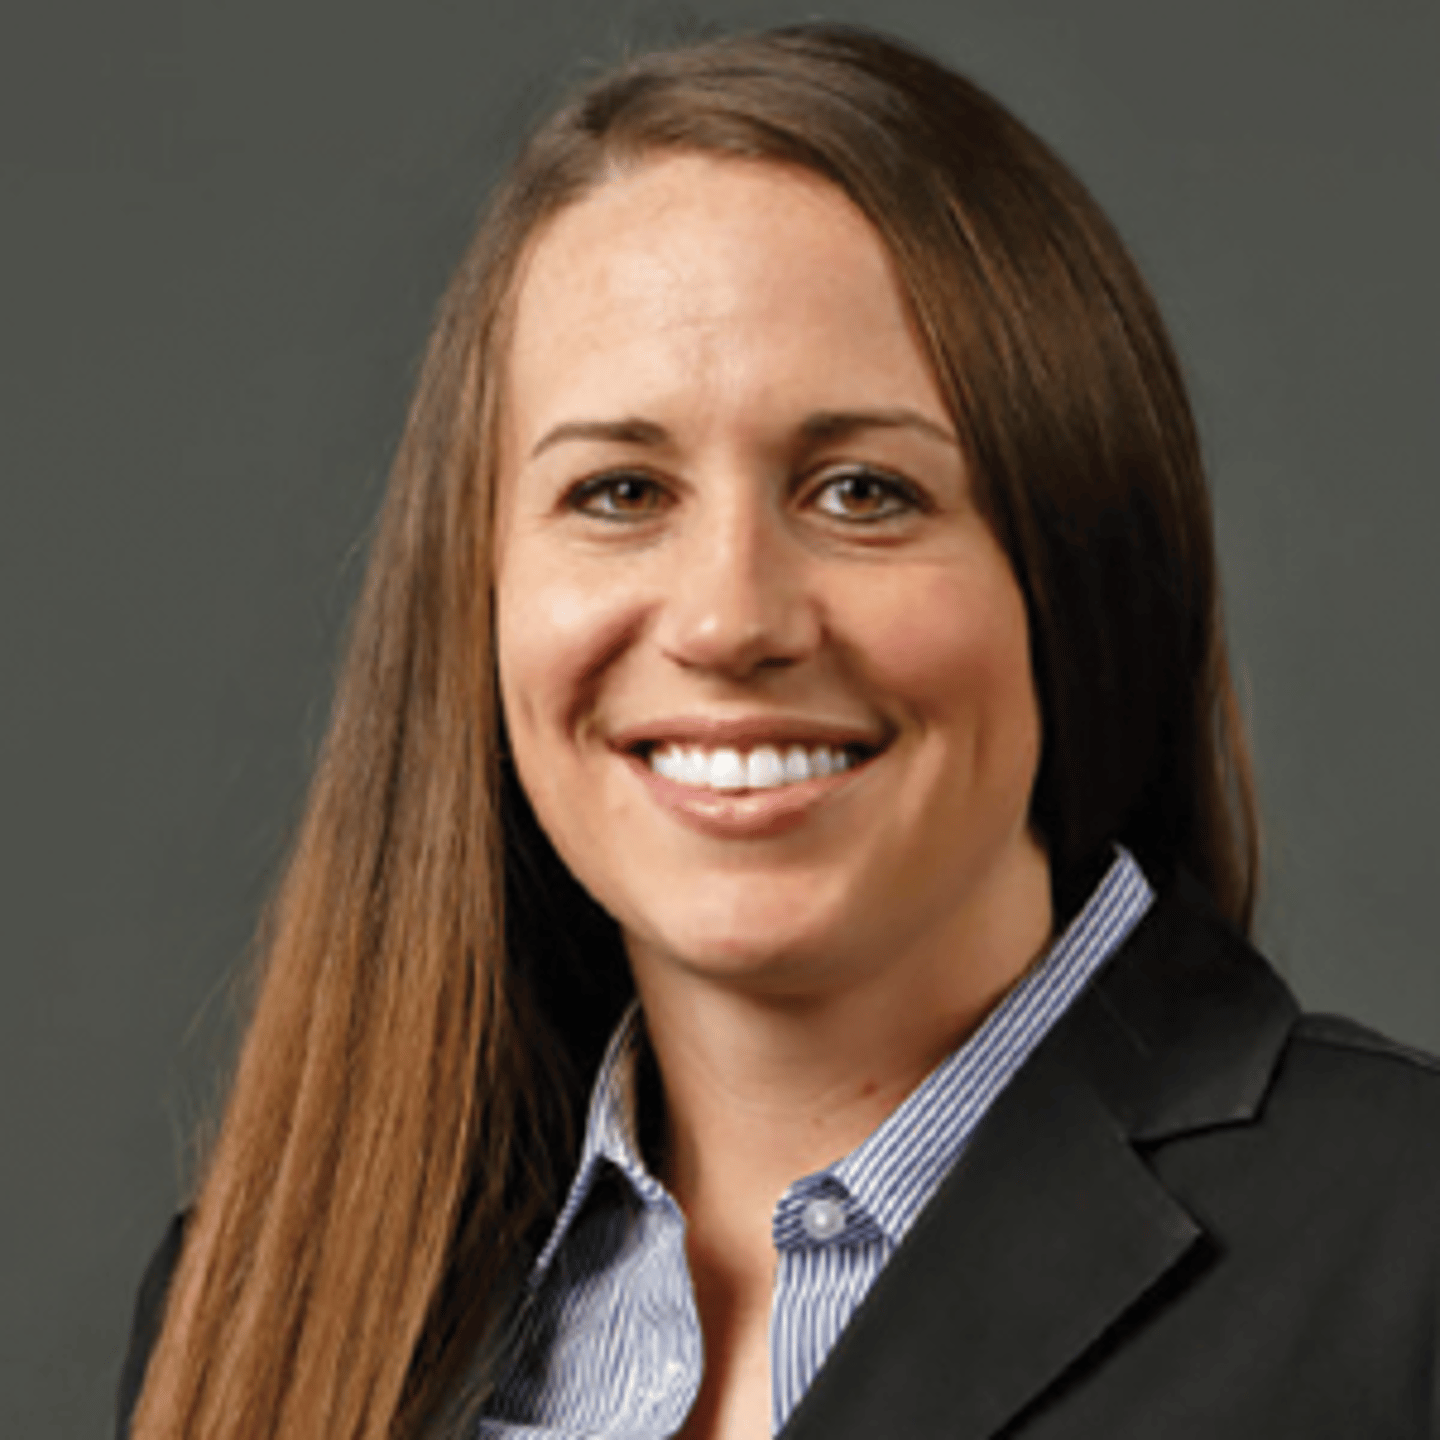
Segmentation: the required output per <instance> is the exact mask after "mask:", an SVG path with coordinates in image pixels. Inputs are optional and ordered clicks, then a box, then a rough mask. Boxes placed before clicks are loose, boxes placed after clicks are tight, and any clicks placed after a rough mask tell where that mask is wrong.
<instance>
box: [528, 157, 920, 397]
mask: <svg viewBox="0 0 1440 1440" xmlns="http://www.w3.org/2000/svg"><path fill="white" fill-rule="evenodd" d="M826 355H830V356H833V357H835V358H836V359H838V358H839V357H842V356H843V357H844V361H845V364H846V366H847V367H848V368H849V371H850V383H851V388H852V389H854V390H856V391H857V392H859V391H865V392H867V393H865V394H864V395H863V396H858V395H849V396H839V395H836V396H831V397H829V399H830V400H832V401H833V402H834V403H841V402H842V401H844V402H853V401H854V400H856V399H857V398H864V399H865V400H866V401H867V402H868V403H872V404H873V403H877V402H880V403H883V402H884V401H885V400H887V399H893V400H894V401H895V402H896V403H901V402H904V401H909V402H911V403H913V402H914V400H915V398H916V393H917V390H922V391H925V392H927V399H929V400H931V401H933V403H934V404H935V406H936V407H937V408H941V409H942V413H943V407H940V406H939V397H938V395H935V393H934V385H933V382H932V380H931V377H930V370H929V365H928V362H927V361H926V359H925V357H924V355H923V353H922V352H921V349H920V346H919V343H918V340H917V338H916V335H915V331H914V327H913V324H912V322H911V319H910V315H909V310H908V307H907V305H906V303H905V300H904V297H903V292H902V289H901V286H900V283H899V281H898V278H897V276H896V273H895V268H894V264H893V262H892V259H891V256H890V254H889V252H888V250H887V249H886V247H885V244H884V242H883V241H882V239H881V238H880V236H879V234H878V233H877V231H876V230H875V228H874V227H873V226H872V225H871V224H870V222H869V221H868V220H867V219H866V218H865V216H864V215H863V214H862V213H861V212H860V211H859V209H858V208H857V207H856V206H855V205H854V204H853V203H852V202H851V201H850V200H849V199H848V198H847V197H846V196H845V195H844V194H843V193H842V192H841V191H840V190H838V189H837V188H836V187H835V186H833V185H831V184H830V183H828V182H827V181H825V180H823V179H821V178H819V177H818V176H815V175H813V174H811V173H809V172H807V171H804V170H800V169H797V168H794V167H791V166H786V165H780V164H777V163H774V162H770V161H754V160H740V159H733V158H717V157H713V156H705V155H697V154H677V155H664V156H661V157H657V158H653V159H648V160H645V161H642V162H641V163H640V164H639V165H637V166H634V167H632V168H630V169H628V170H626V171H623V172H622V173H620V174H619V175H618V176H616V177H615V178H613V179H611V180H609V181H607V182H606V183H605V184H603V185H602V186H600V188H599V189H597V190H595V191H593V192H591V193H590V194H589V195H587V196H586V198H585V199H583V200H581V201H579V202H578V203H576V204H574V205H572V206H570V207H568V208H567V209H565V210H562V211H561V212H560V213H559V214H558V215H557V216H556V217H555V218H554V219H553V220H552V221H551V222H550V223H549V224H548V225H547V226H546V227H545V228H544V229H543V230H542V231H541V232H540V234H539V236H538V237H537V239H536V240H535V242H534V243H533V244H532V246H531V248H530V250H529V252H528V253H527V255H526V257H525V261H524V263H523V265H522V267H521V269H520V272H519V274H518V275H517V282H516V295H515V312H514V325H513V329H512V333H511V345H510V353H509V357H508V358H509V364H508V366H507V371H508V376H507V380H508V383H507V390H508V391H509V392H510V396H511V399H512V401H513V402H515V403H516V404H517V405H518V408H519V411H520V412H521V413H520V415H519V416H518V417H517V418H518V419H519V420H520V421H521V422H522V424H523V422H524V421H525V420H526V419H529V418H531V417H530V416H529V411H530V410H531V409H532V408H533V405H534V403H537V402H538V401H542V400H545V399H547V398H548V397H552V396H558V395H559V394H560V393H562V392H563V393H564V394H565V396H566V398H567V399H568V400H570V401H573V402H575V403H582V404H601V405H604V404H606V403H611V402H613V403H619V402H620V401H621V400H622V399H623V396H622V395H621V393H620V392H622V391H627V390H628V391H630V392H631V393H633V392H634V391H635V390H636V389H637V387H648V388H649V389H650V391H651V392H652V393H657V392H658V391H663V389H664V388H665V386H666V384H667V383H668V382H670V381H673V380H674V379H675V378H676V377H677V376H679V375H682V374H683V375H685V376H686V377H687V378H689V379H691V380H693V379H695V378H696V377H697V376H704V377H706V383H707V384H713V386H714V387H715V390H716V393H717V394H720V393H723V392H724V391H725V390H726V388H727V387H733V386H734V385H736V384H739V383H740V382H741V380H742V379H743V378H744V376H742V374H741V372H742V371H743V372H744V375H745V376H748V377H749V379H750V381H751V383H753V384H757V385H758V384H770V383H772V382H773V381H774V379H775V377H776V376H779V375H785V374H791V373H792V372H793V373H794V374H803V375H808V376H809V377H810V378H811V379H812V380H813V381H814V383H815V384H816V385H823V384H833V383H835V382H837V381H838V380H839V379H840V376H839V375H838V374H831V373H827V372H829V371H831V370H833V369H834V368H835V367H834V366H831V365H828V364H823V363H819V362H820V361H821V359H822V357H824V356H826ZM886 391H895V392H896V393H895V394H893V395H887V394H885V393H884V392H886ZM902 392H903V393H902ZM817 398H818V397H817Z"/></svg>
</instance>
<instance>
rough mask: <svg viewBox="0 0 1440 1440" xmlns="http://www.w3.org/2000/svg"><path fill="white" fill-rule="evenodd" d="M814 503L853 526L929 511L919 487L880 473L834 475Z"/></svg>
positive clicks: (862, 471)
mask: <svg viewBox="0 0 1440 1440" xmlns="http://www.w3.org/2000/svg"><path fill="white" fill-rule="evenodd" d="M814 504H815V506H816V507H817V508H818V509H819V510H820V511H821V512H822V513H823V514H825V515H829V516H831V517H833V518H834V519H836V520H844V521H847V522H848V523H850V524H852V525H873V524H874V523H876V522H877V521H880V520H893V519H895V518H896V517H897V516H900V515H907V514H911V513H913V512H914V511H916V510H923V509H924V508H925V505H924V500H923V497H922V495H921V494H920V492H919V491H918V490H917V489H916V488H915V486H913V485H911V484H910V483H909V482H908V481H906V480H901V479H900V478H899V477H898V476H895V475H886V474H883V473H881V472H880V471H878V470H846V471H844V472H843V473H841V474H839V475H832V476H831V477H830V478H829V479H827V480H826V481H825V482H824V483H823V484H822V485H821V486H820V489H819V490H818V491H817V492H816V494H815V499H814Z"/></svg>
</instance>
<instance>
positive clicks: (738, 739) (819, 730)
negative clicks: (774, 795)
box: [609, 715, 890, 753]
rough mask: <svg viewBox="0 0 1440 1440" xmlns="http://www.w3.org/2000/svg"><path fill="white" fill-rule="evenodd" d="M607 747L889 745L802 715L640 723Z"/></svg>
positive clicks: (860, 730)
mask: <svg viewBox="0 0 1440 1440" xmlns="http://www.w3.org/2000/svg"><path fill="white" fill-rule="evenodd" d="M609 739H610V744H611V745H612V746H613V747H614V748H615V749H617V750H628V751H633V752H636V753H640V752H646V751H649V750H652V749H654V748H656V747H657V746H660V745H701V746H704V747H706V748H707V749H708V748H714V747H715V746H718V745H733V746H735V747H736V748H737V749H753V748H754V747H755V746H757V745H767V744H768V745H811V746H813V745H828V746H830V747H831V748H834V749H840V748H844V747H848V746H854V747H857V748H860V749H863V750H868V751H875V750H880V749H883V748H884V747H885V745H886V744H888V743H889V740H890V735H889V733H888V731H886V730H882V729H881V728H879V727H878V726H874V725H855V724H847V723H845V722H843V721H834V720H817V719H807V718H806V717H805V716H802V715H741V716H732V717H727V718H721V717H716V716H707V715H675V716H667V717H665V718H662V719H657V720H644V721H641V722H639V723H637V724H634V725H627V726H625V727H624V728H623V729H621V730H617V731H614V732H613V733H612V734H611V735H610V737H609Z"/></svg>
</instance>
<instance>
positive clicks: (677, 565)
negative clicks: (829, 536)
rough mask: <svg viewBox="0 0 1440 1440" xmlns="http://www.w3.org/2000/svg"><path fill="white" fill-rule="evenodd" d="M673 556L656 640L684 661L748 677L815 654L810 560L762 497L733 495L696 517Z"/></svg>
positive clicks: (817, 621) (817, 622) (816, 615)
mask: <svg viewBox="0 0 1440 1440" xmlns="http://www.w3.org/2000/svg"><path fill="white" fill-rule="evenodd" d="M671 558H672V562H673V563H672V565H671V567H670V574H669V576H668V585H667V594H666V597H665V600H664V604H663V609H662V613H661V619H660V623H659V627H658V639H659V643H660V646H661V648H662V650H663V651H664V652H665V654H666V655H667V656H668V657H669V658H670V659H671V660H673V661H674V662H675V663H676V664H677V665H680V666H681V667H683V668H685V669H687V670H704V671H711V672H713V673H716V674H720V675H724V676H726V677H728V678H732V679H747V678H749V677H750V676H752V675H753V674H754V673H755V672H756V671H758V670H761V669H766V668H778V667H784V666H791V665H795V664H797V663H798V662H800V661H801V660H803V659H805V658H806V656H808V655H810V654H811V653H813V651H814V650H815V648H816V646H817V644H818V643H819V640H820V635H821V630H822V625H821V617H820V607H819V603H818V597H817V596H816V595H815V594H814V593H813V589H814V587H813V585H812V583H811V581H812V578H813V577H812V576H811V575H810V566H809V564H807V559H808V558H809V557H808V556H807V554H806V552H805V550H804V547H803V546H802V545H801V544H800V543H799V542H798V541H797V540H796V539H795V537H793V536H791V535H790V534H789V533H788V530H787V527H786V525H785V520H784V516H783V514H780V513H778V512H777V511H776V510H775V508H774V507H773V505H771V504H770V503H768V502H767V500H766V499H765V498H764V497H763V496H761V495H757V494H756V493H754V492H753V491H751V492H750V493H748V494H738V495H737V494H734V493H733V492H732V495H731V497H730V498H729V499H728V500H727V501H725V502H724V503H722V504H716V505H715V506H713V507H711V508H709V509H708V510H702V511H701V512H699V513H697V514H695V515H694V516H693V517H692V523H691V524H690V525H688V526H687V527H686V534H685V536H684V539H683V543H681V544H679V545H677V546H676V547H675V548H674V551H673V552H672V557H671Z"/></svg>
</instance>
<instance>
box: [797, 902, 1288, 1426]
mask: <svg viewBox="0 0 1440 1440" xmlns="http://www.w3.org/2000/svg"><path fill="white" fill-rule="evenodd" d="M1295 1015H1296V1006H1295V1002H1294V1000H1293V998H1292V997H1291V995H1290V993H1289V991H1288V990H1287V989H1286V988H1285V986H1284V984H1283V983H1282V982H1281V981H1280V979H1279V978H1278V977H1277V976H1276V975H1275V974H1274V972H1273V971H1272V970H1271V969H1270V968H1269V966H1268V965H1267V964H1266V963H1265V961H1264V960H1262V959H1261V958H1260V957H1259V956H1258V955H1257V954H1256V953H1255V952H1254V951H1253V950H1251V949H1250V947H1249V946H1248V945H1247V944H1246V943H1245V942H1244V941H1243V940H1241V939H1240V938H1239V937H1238V936H1236V935H1235V934H1234V933H1233V932H1232V931H1230V930H1229V929H1228V928H1227V927H1226V926H1225V924H1224V922H1222V921H1221V920H1220V919H1219V918H1218V917H1217V916H1216V915H1215V914H1214V912H1213V910H1212V909H1211V908H1210V906H1209V903H1208V901H1207V900H1206V899H1205V897H1204V895H1203V892H1201V891H1200V889H1199V887H1198V886H1195V885H1194V884H1193V883H1191V882H1187V881H1184V880H1182V881H1181V882H1180V883H1179V884H1178V885H1176V886H1175V887H1174V888H1173V889H1172V891H1171V892H1170V893H1169V894H1168V895H1166V896H1165V897H1163V898H1162V899H1161V900H1159V901H1157V903H1156V904H1155V905H1154V906H1153V907H1152V908H1151V910H1150V912H1149V913H1148V914H1147V915H1146V917H1145V919H1144V920H1143V921H1141V923H1140V925H1139V926H1137V927H1136V930H1135V932H1134V933H1133V934H1132V935H1131V936H1130V938H1129V939H1128V940H1127V941H1126V943H1125V944H1124V945H1123V946H1122V947H1121V949H1120V950H1119V951H1118V952H1117V953H1116V955H1115V956H1114V957H1113V958H1112V959H1111V960H1110V961H1109V963H1108V964H1107V965H1106V966H1105V968H1104V969H1103V970H1102V971H1101V972H1100V974H1099V975H1098V976H1097V977H1096V978H1095V980H1094V981H1093V982H1092V984H1091V986H1090V987H1089V989H1088V990H1087V991H1086V992H1085V994H1084V995H1082V996H1081V997H1080V998H1079V999H1078V1000H1077V1001H1076V1002H1075V1004H1074V1006H1073V1007H1072V1008H1071V1010H1070V1012H1069V1013H1068V1014H1067V1015H1066V1016H1065V1018H1064V1019H1063V1020H1062V1021H1061V1022H1060V1023H1059V1024H1058V1025H1057V1026H1056V1028H1055V1029H1054V1031H1052V1033H1051V1034H1050V1035H1049V1036H1048V1037H1047V1038H1046V1040H1045V1041H1044V1042H1043V1043H1042V1044H1041V1045H1040V1047H1039V1048H1038V1049H1037V1050H1036V1052H1035V1054H1034V1055H1032V1056H1031V1057H1030V1059H1029V1061H1028V1062H1027V1063H1026V1064H1025V1066H1024V1067H1023V1068H1022V1069H1021V1070H1020V1071H1019V1072H1018V1074H1017V1075H1016V1077H1015V1079H1014V1080H1013V1081H1012V1082H1011V1084H1010V1085H1009V1086H1008V1087H1007V1089H1006V1091H1005V1092H1004V1094H1003V1095H1001V1096H1000V1098H999V1099H998V1100H997V1101H996V1104H995V1106H994V1108H993V1110H992V1111H991V1113H990V1115H989V1116H988V1117H987V1118H986V1120H985V1121H984V1122H983V1124H982V1125H981V1127H980V1129H979V1130H978V1131H977V1132H976V1134H975V1136H974V1138H973V1139H972V1140H971V1142H970V1145H969V1147H968V1149H967V1150H966V1152H965V1153H964V1155H963V1156H962V1157H961V1159H960V1160H959V1162H958V1163H957V1164H956V1166H955V1169H954V1170H953V1171H952V1172H951V1174H950V1176H949V1177H948V1178H947V1180H946V1182H945V1184H944V1185H943V1186H942V1188H941V1189H940V1191H939V1192H938V1193H937V1195H936V1196H935V1198H934V1200H932V1201H931V1203H930V1205H929V1206H928V1207H927V1209H926V1210H925V1212H924V1214H923V1215H922V1216H921V1218H920V1220H919V1221H918V1222H917V1223H916V1226H915V1228H914V1230H913V1231H912V1232H911V1234H910V1236H909V1238H908V1239H907V1240H906V1242H905V1243H904V1244H903V1245H902V1246H901V1247H900V1249H899V1250H898V1251H897V1252H896V1253H895V1255H894V1256H893V1257H892V1259H891V1260H890V1262H889V1264H888V1265H887V1266H886V1267H885V1269H884V1271H882V1272H881V1275H880V1277H879V1279H877V1281H876V1282H875V1285H874V1286H873V1288H872V1290H871V1292H870V1294H869V1296H868V1297H867V1299H866V1301H865V1303H864V1304H863V1305H862V1306H861V1308H860V1310H859V1311H858V1312H857V1313H856V1314H855V1316H854V1317H853V1319H852V1320H851V1322H850V1324H849V1325H848V1326H847V1327H846V1329H845V1331H844V1333H843V1334H842V1335H841V1337H840V1340H839V1342H838V1343H837V1344H836V1346H835V1348H834V1349H833V1350H832V1351H831V1353H830V1356H829V1358H828V1359H827V1361H826V1363H825V1365H824V1366H823V1367H822V1369H821V1371H820V1373H819V1374H818V1375H817V1376H816V1378H815V1380H814V1382H813V1383H812V1385H811V1387H810V1389H809V1390H808V1391H807V1393H806V1395H805V1398H804V1399H803V1400H802V1401H801V1403H800V1405H799V1406H798V1407H797V1408H796V1410H795V1412H794V1413H793V1415H792V1416H791V1418H790V1421H789V1423H788V1424H787V1425H786V1426H785V1429H784V1431H783V1432H782V1436H783V1440H821V1437H823V1440H849V1437H852V1436H853V1437H857V1440H858V1437H860V1436H865V1437H873V1436H875V1435H904V1436H906V1437H907V1440H924V1437H929V1436H940V1435H943V1436H945V1437H946V1440H984V1437H991V1436H995V1435H996V1434H997V1433H998V1432H999V1431H1000V1430H1001V1429H1002V1428H1003V1427H1004V1426H1005V1425H1006V1424H1007V1423H1008V1422H1009V1421H1011V1420H1013V1419H1014V1418H1015V1417H1016V1416H1017V1415H1018V1414H1019V1413H1020V1412H1021V1411H1023V1410H1025V1409H1026V1408H1027V1407H1028V1406H1030V1405H1031V1404H1032V1403H1034V1402H1035V1401H1036V1400H1037V1398H1038V1397H1039V1396H1040V1395H1041V1394H1042V1392H1044V1391H1045V1390H1047V1389H1048V1388H1049V1387H1050V1386H1051V1385H1053V1384H1054V1383H1055V1382H1056V1381H1057V1380H1058V1379H1059V1378H1060V1377H1061V1376H1062V1375H1063V1374H1064V1372H1065V1371H1066V1370H1067V1369H1068V1368H1069V1367H1070V1366H1071V1365H1072V1364H1073V1363H1074V1362H1075V1361H1076V1360H1078V1359H1079V1358H1080V1357H1081V1356H1082V1355H1083V1354H1084V1353H1085V1352H1086V1351H1087V1350H1089V1349H1090V1348H1091V1347H1092V1346H1093V1345H1095V1344H1096V1342H1097V1341H1099V1340H1100V1339H1101V1337H1102V1336H1104V1335H1105V1334H1106V1333H1107V1332H1108V1331H1110V1330H1111V1329H1112V1328H1113V1327H1114V1326H1115V1325H1116V1323H1117V1322H1118V1321H1119V1320H1120V1319H1121V1317H1122V1316H1124V1315H1125V1314H1126V1313H1127V1312H1128V1311H1130V1310H1131V1309H1132V1308H1133V1307H1134V1306H1136V1305H1137V1304H1139V1303H1140V1302H1141V1301H1142V1300H1143V1299H1144V1297H1145V1296H1146V1295H1148V1294H1150V1293H1151V1292H1153V1291H1154V1289H1155V1287H1156V1286H1157V1285H1158V1284H1159V1283H1160V1282H1161V1280H1162V1278H1164V1277H1167V1276H1169V1277H1170V1280H1171V1282H1172V1283H1177V1284H1178V1283H1183V1278H1184V1271H1183V1265H1184V1262H1185V1260H1186V1257H1187V1255H1189V1254H1190V1253H1191V1251H1192V1247H1195V1245H1196V1242H1197V1241H1198V1240H1200V1238H1201V1236H1202V1233H1203V1232H1202V1230H1201V1227H1200V1226H1199V1224H1198V1223H1197V1222H1196V1221H1195V1220H1194V1219H1193V1218H1192V1217H1191V1216H1190V1215H1189V1214H1188V1213H1187V1212H1186V1211H1185V1209H1184V1208H1183V1207H1182V1206H1181V1205H1180V1203H1179V1202H1178V1201H1177V1200H1176V1199H1175V1198H1174V1197H1173V1196H1172V1195H1171V1194H1170V1193H1169V1191H1168V1190H1166V1189H1165V1187H1164V1186H1163V1185H1162V1184H1161V1183H1160V1182H1159V1181H1158V1180H1157V1179H1156V1177H1155V1175H1154V1174H1153V1173H1152V1172H1151V1170H1150V1169H1149V1168H1148V1167H1147V1165H1146V1164H1145V1161H1144V1158H1143V1156H1142V1154H1141V1153H1139V1152H1138V1151H1137V1148H1136V1147H1137V1145H1139V1144H1141V1143H1142V1142H1144V1143H1147V1144H1153V1143H1156V1142H1158V1141H1161V1140H1164V1139H1167V1138H1171V1137H1174V1136H1177V1135H1180V1134H1183V1133H1186V1132H1189V1131H1194V1130H1197V1129H1203V1128H1207V1127H1211V1126H1217V1125H1231V1124H1243V1123H1246V1122H1248V1121H1249V1120H1251V1119H1253V1117H1254V1116H1255V1115H1256V1113H1257V1112H1258V1110H1259V1107H1260V1105H1261V1103H1262V1101H1263V1099H1264V1095H1265V1092H1266V1090H1267V1089H1268V1087H1269V1083H1270V1077H1271V1075H1272V1073H1273V1071H1274V1068H1275V1065H1276V1062H1277V1060H1278V1058H1279V1054H1280V1051H1281V1049H1282V1047H1283V1045H1284V1042H1285V1037H1286V1035H1287V1034H1288V1032H1289V1030H1290V1027H1291V1025H1292V1024H1293V1022H1294V1018H1295Z"/></svg>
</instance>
